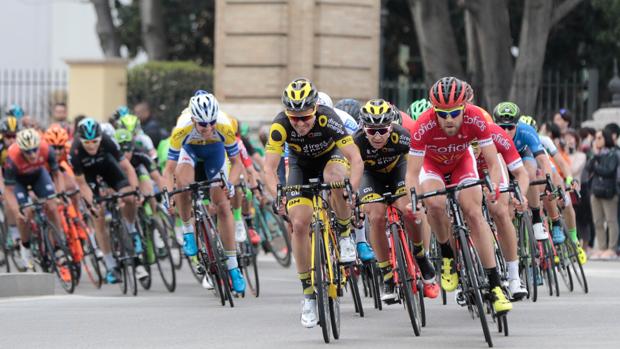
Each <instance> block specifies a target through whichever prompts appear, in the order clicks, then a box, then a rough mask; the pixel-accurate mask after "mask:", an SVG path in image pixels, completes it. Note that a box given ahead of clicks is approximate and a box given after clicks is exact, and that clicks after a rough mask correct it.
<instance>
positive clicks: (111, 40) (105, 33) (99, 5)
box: [91, 0, 121, 57]
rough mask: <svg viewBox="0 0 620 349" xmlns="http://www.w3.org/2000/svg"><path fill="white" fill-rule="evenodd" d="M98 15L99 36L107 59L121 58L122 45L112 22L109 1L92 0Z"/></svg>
mask: <svg viewBox="0 0 620 349" xmlns="http://www.w3.org/2000/svg"><path fill="white" fill-rule="evenodd" d="M91 2H92V3H93V5H94V7H95V13H96V14H97V35H98V36H99V44H100V45H101V49H102V50H103V54H104V55H105V56H106V57H120V56H121V43H120V40H119V37H118V33H117V32H116V28H115V27H114V22H113V21H112V11H111V8H110V3H109V1H108V0H91Z"/></svg>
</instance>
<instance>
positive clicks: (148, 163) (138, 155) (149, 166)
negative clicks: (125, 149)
mask: <svg viewBox="0 0 620 349" xmlns="http://www.w3.org/2000/svg"><path fill="white" fill-rule="evenodd" d="M129 162H130V163H131V166H133V168H135V169H136V170H139V169H142V168H143V169H144V170H146V171H147V172H148V173H151V172H153V171H157V167H156V166H155V161H153V159H151V157H150V156H148V154H145V153H143V152H139V151H134V152H133V153H132V154H131V160H129Z"/></svg>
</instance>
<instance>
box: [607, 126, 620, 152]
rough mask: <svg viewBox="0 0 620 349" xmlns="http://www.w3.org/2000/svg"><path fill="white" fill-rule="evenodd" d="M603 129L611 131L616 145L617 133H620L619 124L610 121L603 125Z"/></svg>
mask: <svg viewBox="0 0 620 349" xmlns="http://www.w3.org/2000/svg"><path fill="white" fill-rule="evenodd" d="M603 129H604V130H609V132H610V133H611V138H612V139H613V141H614V144H615V145H616V147H618V134H620V126H618V124H616V123H614V122H612V123H609V124H607V125H605V128H603Z"/></svg>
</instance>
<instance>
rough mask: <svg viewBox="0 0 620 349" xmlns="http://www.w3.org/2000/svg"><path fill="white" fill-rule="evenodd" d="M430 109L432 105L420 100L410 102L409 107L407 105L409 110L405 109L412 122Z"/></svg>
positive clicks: (426, 100) (423, 99) (424, 99)
mask: <svg viewBox="0 0 620 349" xmlns="http://www.w3.org/2000/svg"><path fill="white" fill-rule="evenodd" d="M431 107H432V104H431V102H429V101H428V99H426V98H421V99H418V100H415V101H413V102H411V105H409V109H407V114H409V116H410V117H411V119H413V121H416V120H418V118H419V117H420V115H421V114H422V113H423V112H425V111H426V110H427V109H429V108H431Z"/></svg>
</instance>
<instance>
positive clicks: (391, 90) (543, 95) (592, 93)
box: [380, 69, 598, 125]
mask: <svg viewBox="0 0 620 349" xmlns="http://www.w3.org/2000/svg"><path fill="white" fill-rule="evenodd" d="M428 88H429V87H428V86H427V85H426V84H425V83H424V82H409V81H407V80H406V79H401V80H399V81H382V82H381V83H380V90H381V97H382V98H384V99H386V100H389V101H392V102H393V103H395V104H396V105H397V106H398V107H399V108H401V109H403V110H406V108H408V107H409V104H410V103H411V102H412V101H414V100H416V99H420V98H427V96H428ZM483 88H484V86H483ZM474 90H477V89H476V87H475V86H474ZM486 107H487V108H492V106H491V107H489V106H486ZM560 108H568V109H569V110H570V111H571V112H572V115H573V124H574V125H579V124H581V122H583V121H585V120H587V119H589V118H591V116H592V113H593V112H594V111H595V110H596V109H597V108H598V71H597V70H596V69H590V70H587V71H583V72H574V73H573V74H571V75H569V76H566V75H562V74H560V73H558V72H545V73H544V74H543V76H542V81H541V83H540V85H539V89H538V98H537V102H536V113H535V116H536V118H537V119H538V120H539V121H541V120H549V119H550V118H552V117H553V113H554V112H555V111H557V110H559V109H560Z"/></svg>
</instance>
